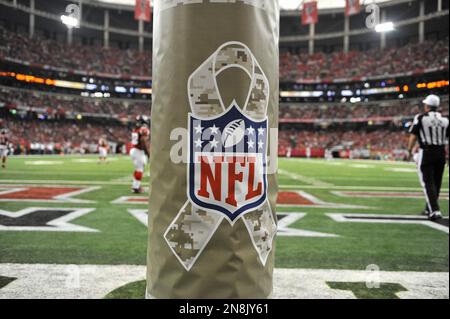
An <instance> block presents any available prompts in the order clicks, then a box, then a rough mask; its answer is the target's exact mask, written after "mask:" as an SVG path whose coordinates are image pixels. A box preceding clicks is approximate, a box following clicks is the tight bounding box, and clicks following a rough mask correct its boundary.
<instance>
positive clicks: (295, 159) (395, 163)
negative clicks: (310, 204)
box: [279, 157, 415, 165]
mask: <svg viewBox="0 0 450 319" xmlns="http://www.w3.org/2000/svg"><path fill="white" fill-rule="evenodd" d="M279 159H280V160H288V161H298V162H307V163H313V164H323V163H327V162H336V163H342V164H343V165H347V164H354V163H361V164H367V163H370V164H378V165H415V164H414V163H413V162H401V161H385V160H381V161H380V160H370V159H361V160H355V159H353V160H349V159H342V158H334V159H332V160H326V159H306V158H294V157H293V158H290V159H287V158H283V157H280V158H279Z"/></svg>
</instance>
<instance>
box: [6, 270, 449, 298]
mask: <svg viewBox="0 0 450 319" xmlns="http://www.w3.org/2000/svg"><path fill="white" fill-rule="evenodd" d="M0 273H1V274H2V276H7V277H12V278H17V279H16V280H14V281H12V282H11V283H9V284H8V285H6V286H5V287H3V288H2V289H0V299H24V298H27V299H101V298H104V297H105V296H106V295H107V294H108V293H110V292H111V291H113V290H115V289H118V288H120V287H122V286H124V285H126V284H128V283H131V282H136V281H139V280H145V277H146V267H145V266H136V265H58V264H0ZM371 278H372V279H371ZM378 278H379V280H380V282H382V283H383V282H386V283H397V284H400V285H402V286H403V287H404V288H405V289H407V291H402V292H399V293H397V296H398V297H399V298H403V299H448V298H449V273H448V272H412V271H380V272H378V273H377V279H378ZM369 280H373V272H368V271H365V270H335V269H283V268H275V270H274V280H273V281H274V293H273V298H276V299H278V298H283V299H354V298H355V295H354V294H353V293H352V292H351V291H349V290H339V289H332V288H330V287H329V286H328V284H327V282H367V281H369ZM374 289H375V288H374ZM144 293H145V291H142V296H144ZM207 297H208V294H207V292H205V298H207Z"/></svg>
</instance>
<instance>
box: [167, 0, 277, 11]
mask: <svg viewBox="0 0 450 319" xmlns="http://www.w3.org/2000/svg"><path fill="white" fill-rule="evenodd" d="M267 1H273V0H162V3H161V4H160V5H161V9H160V10H161V11H162V10H167V9H170V8H173V7H176V6H181V5H188V4H199V3H242V4H246V5H249V6H254V7H257V8H260V9H266V8H267V4H266V2H267Z"/></svg>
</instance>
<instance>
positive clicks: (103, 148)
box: [98, 136, 109, 164]
mask: <svg viewBox="0 0 450 319" xmlns="http://www.w3.org/2000/svg"><path fill="white" fill-rule="evenodd" d="M108 150H109V144H108V142H107V141H106V138H105V136H102V137H101V138H100V139H99V140H98V154H99V159H98V163H99V164H100V163H102V162H104V163H107V161H106V157H107V156H108Z"/></svg>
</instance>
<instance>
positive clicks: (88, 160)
mask: <svg viewBox="0 0 450 319" xmlns="http://www.w3.org/2000/svg"><path fill="white" fill-rule="evenodd" d="M118 160H119V159H118V158H117V157H108V158H107V159H106V161H107V162H114V161H118ZM71 161H72V162H74V163H97V162H98V159H96V158H74V159H72V160H71Z"/></svg>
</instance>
